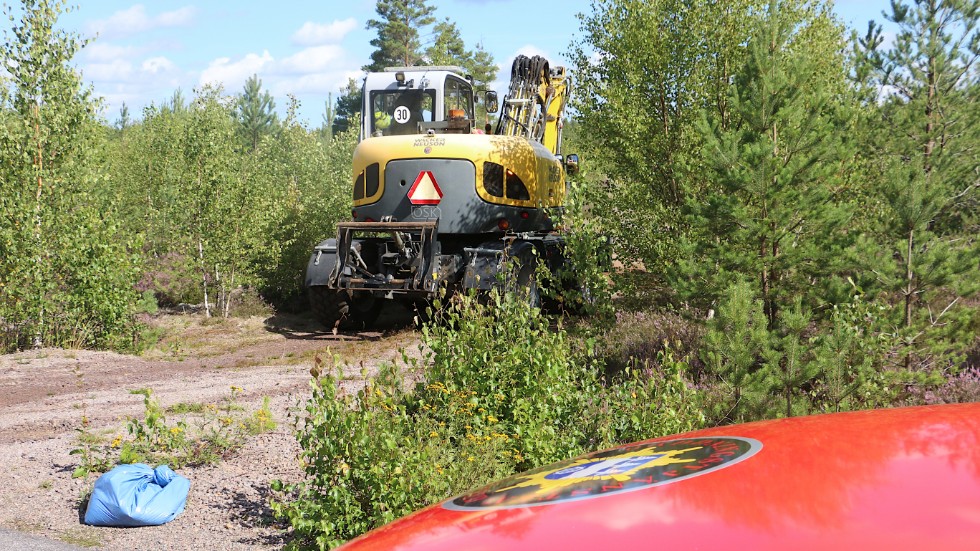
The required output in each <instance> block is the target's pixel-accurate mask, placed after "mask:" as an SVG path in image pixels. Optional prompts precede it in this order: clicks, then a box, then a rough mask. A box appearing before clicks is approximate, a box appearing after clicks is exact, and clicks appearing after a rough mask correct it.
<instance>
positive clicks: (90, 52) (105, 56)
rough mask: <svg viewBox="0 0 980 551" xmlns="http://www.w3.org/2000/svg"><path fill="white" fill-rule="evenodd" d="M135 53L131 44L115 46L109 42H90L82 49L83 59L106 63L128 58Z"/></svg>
mask: <svg viewBox="0 0 980 551" xmlns="http://www.w3.org/2000/svg"><path fill="white" fill-rule="evenodd" d="M135 53H136V50H135V48H133V47H131V46H116V45H115V44H111V43H109V42H92V43H91V44H89V45H88V46H86V47H85V49H83V50H82V54H83V55H84V57H85V59H88V60H90V61H93V62H95V63H106V62H110V61H114V60H117V59H122V58H128V57H132V56H133V55H134V54H135Z"/></svg>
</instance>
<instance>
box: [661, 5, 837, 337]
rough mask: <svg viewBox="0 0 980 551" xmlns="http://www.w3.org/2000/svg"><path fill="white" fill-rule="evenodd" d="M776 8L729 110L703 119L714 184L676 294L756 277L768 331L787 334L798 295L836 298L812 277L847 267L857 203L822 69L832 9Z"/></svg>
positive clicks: (695, 296) (709, 294) (756, 39)
mask: <svg viewBox="0 0 980 551" xmlns="http://www.w3.org/2000/svg"><path fill="white" fill-rule="evenodd" d="M770 10H771V11H770V13H769V14H768V15H767V17H766V18H765V19H763V20H762V21H760V22H759V24H758V27H757V29H756V30H755V31H754V33H753V36H752V39H751V41H750V42H749V46H748V56H747V57H746V61H745V64H744V65H743V66H742V67H741V68H740V69H739V70H738V71H737V72H736V74H735V79H734V83H733V85H732V86H731V89H730V95H729V98H728V105H729V106H730V108H729V111H728V113H726V115H725V116H724V117H718V116H717V115H714V114H711V113H706V115H707V120H706V121H704V122H702V124H701V125H700V129H701V132H702V134H703V141H704V144H705V149H704V158H705V160H706V161H708V162H709V163H710V164H709V167H708V170H707V171H706V173H707V174H709V175H711V176H712V177H713V180H714V183H713V184H712V185H711V186H710V187H706V188H705V190H704V193H702V194H699V195H698V196H696V197H691V198H690V200H689V201H688V202H687V216H686V220H687V222H686V224H687V226H688V227H690V228H691V231H690V232H688V233H687V234H686V235H684V236H683V237H682V238H681V239H680V247H679V248H680V250H681V252H682V253H684V254H682V255H681V256H680V258H679V259H678V261H677V263H676V264H675V265H674V266H672V267H671V268H669V270H668V276H669V281H670V283H671V284H672V285H673V286H674V288H675V289H676V290H677V292H678V294H679V298H681V299H683V300H686V301H690V302H694V304H700V305H707V304H710V301H711V300H712V299H713V297H717V296H718V293H720V292H721V291H722V290H723V289H725V288H726V287H728V286H729V285H731V284H732V282H734V281H736V280H738V279H744V280H745V281H757V282H758V285H759V287H758V289H757V291H756V292H757V293H758V295H759V296H760V297H761V298H762V300H763V304H764V310H765V313H766V317H767V319H768V322H769V326H770V328H771V329H779V328H780V327H781V326H782V321H781V320H780V312H781V311H782V310H783V309H784V308H788V307H789V306H790V303H791V302H792V301H793V300H794V299H795V297H799V296H801V295H803V296H804V297H805V299H806V302H807V303H808V304H815V305H821V304H820V301H821V300H827V299H828V298H833V297H832V295H830V293H828V290H827V288H826V287H825V286H824V285H814V283H813V282H814V281H820V282H824V281H828V280H830V279H832V278H833V277H834V275H835V274H839V273H841V272H842V271H844V270H846V269H847V268H849V266H846V265H843V264H842V261H843V260H846V259H847V257H846V256H845V255H843V254H842V251H844V250H845V249H846V247H847V246H848V245H849V240H850V238H851V235H850V234H849V233H848V232H847V231H846V229H847V224H848V222H849V220H850V218H851V206H850V205H848V204H847V203H846V202H844V201H842V200H841V199H840V198H839V197H838V194H839V191H838V190H840V189H841V187H842V186H841V184H842V183H841V178H840V175H841V174H843V173H846V172H847V167H848V164H847V162H848V159H849V154H850V152H851V151H852V149H851V143H850V142H849V141H848V140H847V139H846V138H845V137H844V134H843V133H842V132H840V131H838V130H837V129H838V128H842V127H845V126H846V125H847V120H846V118H845V117H846V114H845V112H844V110H843V108H842V106H840V105H839V104H838V103H837V102H836V99H835V98H836V97H837V96H836V95H835V94H834V93H833V90H832V89H831V88H829V87H828V84H827V82H828V81H830V82H833V80H832V79H828V78H827V75H826V73H825V71H823V70H822V68H823V65H822V62H823V59H822V54H823V53H824V52H826V51H828V50H829V51H834V49H833V47H834V45H835V42H836V43H838V44H839V43H840V41H841V36H840V32H839V30H838V32H837V33H836V35H833V34H831V35H830V36H829V37H827V38H826V40H827V41H829V43H825V44H821V43H820V42H819V41H818V40H817V39H816V38H815V36H814V35H818V36H819V33H820V32H822V29H820V28H819V25H820V22H821V20H820V19H819V17H825V16H826V15H825V14H824V15H819V14H804V15H810V16H811V17H814V18H815V19H812V20H805V19H804V20H802V21H801V20H800V19H799V16H798V15H797V14H795V13H793V12H792V11H789V10H783V9H782V8H781V7H780V6H779V5H778V4H777V3H776V2H773V3H772V6H771V8H770ZM842 79H843V73H842V72H840V73H839V74H838V75H837V80H838V81H840V80H842Z"/></svg>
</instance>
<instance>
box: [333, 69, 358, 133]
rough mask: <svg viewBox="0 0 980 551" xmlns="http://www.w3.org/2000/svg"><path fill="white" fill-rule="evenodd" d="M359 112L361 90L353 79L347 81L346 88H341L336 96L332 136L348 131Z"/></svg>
mask: <svg viewBox="0 0 980 551" xmlns="http://www.w3.org/2000/svg"><path fill="white" fill-rule="evenodd" d="M360 112H361V88H360V87H359V86H358V85H357V82H356V81H354V79H348V80H347V86H344V87H343V88H341V89H340V95H339V96H337V109H336V110H335V111H334V119H333V133H334V135H336V134H340V133H342V132H347V131H348V130H350V129H351V123H352V122H353V121H354V120H355V118H356V117H357V115H358V113H360ZM355 129H356V128H355Z"/></svg>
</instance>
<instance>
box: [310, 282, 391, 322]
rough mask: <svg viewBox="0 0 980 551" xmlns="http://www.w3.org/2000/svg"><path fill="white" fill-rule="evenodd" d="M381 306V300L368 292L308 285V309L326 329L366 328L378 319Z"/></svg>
mask: <svg viewBox="0 0 980 551" xmlns="http://www.w3.org/2000/svg"><path fill="white" fill-rule="evenodd" d="M382 306H383V303H382V302H381V300H379V299H378V298H377V297H375V296H373V295H371V294H369V293H354V294H351V293H350V292H349V291H338V290H336V289H330V288H329V287H324V286H319V285H317V286H313V287H310V309H311V310H313V315H314V316H315V317H316V319H317V320H318V321H319V322H320V323H322V324H323V325H325V326H327V328H328V329H348V330H361V329H366V328H368V327H370V326H371V325H373V324H374V322H375V320H377V319H378V315H379V314H380V313H381V307H382Z"/></svg>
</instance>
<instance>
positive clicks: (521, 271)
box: [513, 254, 541, 308]
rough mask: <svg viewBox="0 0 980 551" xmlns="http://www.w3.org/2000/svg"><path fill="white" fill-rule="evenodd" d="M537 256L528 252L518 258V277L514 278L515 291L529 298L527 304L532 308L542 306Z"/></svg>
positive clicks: (516, 267)
mask: <svg viewBox="0 0 980 551" xmlns="http://www.w3.org/2000/svg"><path fill="white" fill-rule="evenodd" d="M537 266H538V263H537V257H535V256H534V255H531V254H528V255H525V256H524V257H523V258H519V259H516V266H515V269H516V272H517V277H516V278H515V280H514V283H515V285H514V289H513V291H514V292H515V293H517V295H518V296H521V297H524V298H525V299H527V305H528V306H529V307H531V308H541V290H540V289H539V288H538V277H537V274H536V272H537Z"/></svg>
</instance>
